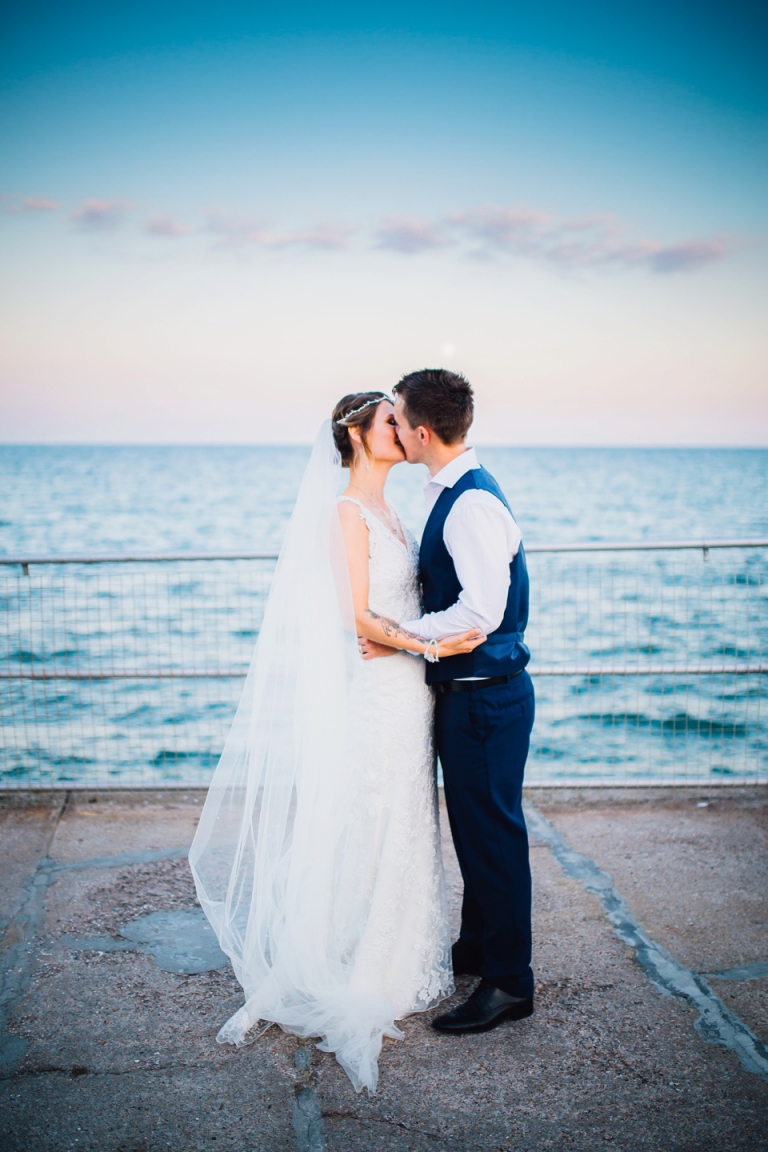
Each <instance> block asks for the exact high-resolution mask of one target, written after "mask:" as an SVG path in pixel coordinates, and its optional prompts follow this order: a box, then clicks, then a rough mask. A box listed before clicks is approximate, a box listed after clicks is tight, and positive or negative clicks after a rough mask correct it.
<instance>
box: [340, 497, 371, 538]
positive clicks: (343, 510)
mask: <svg viewBox="0 0 768 1152" xmlns="http://www.w3.org/2000/svg"><path fill="white" fill-rule="evenodd" d="M336 509H337V511H338V513H339V520H340V521H341V526H342V528H343V529H344V532H345V534H346V533H347V532H352V533H357V532H360V533H363V532H365V533H367V532H368V523H367V521H366V519H365V516H364V515H363V510H362V508H361V507H360V502H359V501H358V500H355V499H354V497H352V496H343V495H342V496H339V498H338V500H337V501H336Z"/></svg>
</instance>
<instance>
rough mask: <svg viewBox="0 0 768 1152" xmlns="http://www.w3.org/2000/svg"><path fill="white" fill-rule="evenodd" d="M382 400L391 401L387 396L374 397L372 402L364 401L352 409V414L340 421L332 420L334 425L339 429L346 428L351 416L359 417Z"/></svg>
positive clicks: (349, 413)
mask: <svg viewBox="0 0 768 1152" xmlns="http://www.w3.org/2000/svg"><path fill="white" fill-rule="evenodd" d="M382 400H389V403H390V404H391V403H392V401H391V400H390V399H389V396H376V397H375V399H373V400H366V402H365V404H361V405H360V407H359V408H355V409H353V411H352V412H347V414H346V416H342V418H341V420H334V424H338V425H339V427H340V428H346V427H348V425H347V421H348V420H351V419H352V417H353V416H359V415H360V413H361V412H365V410H366V408H370V407H371V406H372V405H373V404H381V402H382Z"/></svg>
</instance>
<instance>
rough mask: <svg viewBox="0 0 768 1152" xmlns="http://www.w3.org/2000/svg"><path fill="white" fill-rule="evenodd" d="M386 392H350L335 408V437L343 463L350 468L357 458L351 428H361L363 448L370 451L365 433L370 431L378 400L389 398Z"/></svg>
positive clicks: (333, 418)
mask: <svg viewBox="0 0 768 1152" xmlns="http://www.w3.org/2000/svg"><path fill="white" fill-rule="evenodd" d="M388 399H389V397H388V396H387V394H386V392H350V394H349V395H348V396H342V398H341V400H339V402H338V404H337V405H336V407H335V408H334V410H333V416H332V417H331V419H332V421H333V439H334V442H335V444H336V447H337V448H338V450H339V455H340V456H341V463H342V465H343V466H344V467H345V468H349V466H350V464H351V463H352V461H353V460H354V458H355V447H354V444H353V443H352V440H351V438H350V435H349V429H350V428H358V429H359V430H360V438H361V440H362V441H363V448H365V450H366V452H367V451H368V448H367V445H366V440H365V434H366V432H368V431H369V429H370V427H371V424H373V419H374V417H375V415H376V409H377V408H378V406H379V405H378V403H377V401H379V400H388Z"/></svg>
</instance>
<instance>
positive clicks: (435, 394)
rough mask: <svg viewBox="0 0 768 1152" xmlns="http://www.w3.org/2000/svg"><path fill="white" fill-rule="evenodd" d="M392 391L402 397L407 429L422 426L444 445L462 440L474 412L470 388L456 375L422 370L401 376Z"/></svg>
mask: <svg viewBox="0 0 768 1152" xmlns="http://www.w3.org/2000/svg"><path fill="white" fill-rule="evenodd" d="M392 391H393V392H394V393H395V394H396V395H398V396H401V397H402V400H403V408H404V410H405V418H406V420H407V421H408V423H409V424H410V426H411V428H418V427H419V425H423V426H424V427H425V428H429V429H430V431H432V432H434V433H435V435H436V436H437V437H438V438H439V439H440V440H442V441H443V443H444V444H455V443H456V441H457V440H463V439H464V437H465V436H466V434H467V432H468V431H469V427H470V425H471V423H472V417H473V416H474V411H475V406H474V401H473V399H472V385H471V384H470V383H469V380H465V379H464V377H463V376H462V375H461V374H460V373H459V372H449V371H448V370H447V368H422V369H421V370H420V371H419V372H409V373H408V375H407V376H403V378H402V380H401V381H400V382H399V383H398V384H396V385H395V387H394V388H393V389H392Z"/></svg>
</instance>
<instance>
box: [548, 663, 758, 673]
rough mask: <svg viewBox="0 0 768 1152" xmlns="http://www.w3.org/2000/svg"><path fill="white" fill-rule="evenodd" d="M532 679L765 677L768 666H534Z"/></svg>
mask: <svg viewBox="0 0 768 1152" xmlns="http://www.w3.org/2000/svg"><path fill="white" fill-rule="evenodd" d="M528 670H529V672H530V673H531V674H532V675H533V676H764V675H765V674H766V673H768V664H626V665H624V664H622V665H621V666H620V667H611V665H609V664H594V665H593V664H537V665H533V666H532V667H529V669H528Z"/></svg>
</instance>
